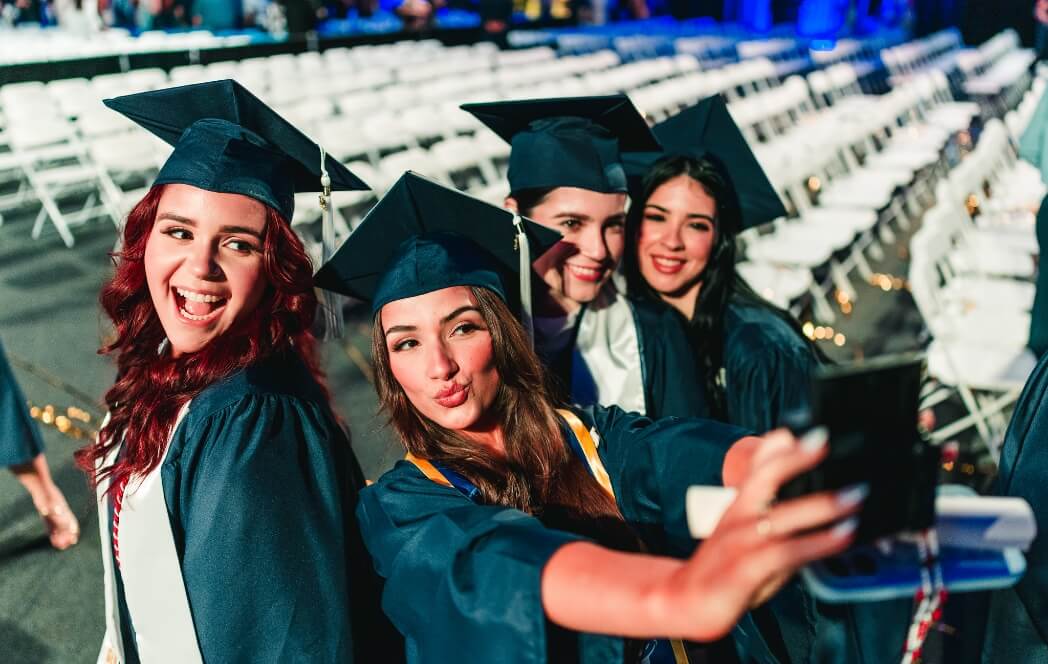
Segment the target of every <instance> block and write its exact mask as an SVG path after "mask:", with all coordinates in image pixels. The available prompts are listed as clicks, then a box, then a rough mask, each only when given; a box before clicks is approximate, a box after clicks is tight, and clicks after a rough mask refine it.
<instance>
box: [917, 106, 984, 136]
mask: <svg viewBox="0 0 1048 664" xmlns="http://www.w3.org/2000/svg"><path fill="white" fill-rule="evenodd" d="M972 117H973V114H971V113H969V112H968V111H967V109H963V110H962V109H955V108H952V107H949V106H940V107H938V108H934V109H932V110H931V111H930V112H929V113H928V115H927V120H928V123H929V124H931V125H932V126H935V127H941V128H943V129H947V130H949V131H964V130H965V129H967V128H968V127H970V126H971V124H972Z"/></svg>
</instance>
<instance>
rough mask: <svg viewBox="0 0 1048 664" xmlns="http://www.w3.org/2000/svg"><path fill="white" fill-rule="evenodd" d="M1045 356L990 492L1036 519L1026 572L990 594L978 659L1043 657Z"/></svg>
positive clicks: (1047, 617)
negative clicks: (1017, 501)
mask: <svg viewBox="0 0 1048 664" xmlns="http://www.w3.org/2000/svg"><path fill="white" fill-rule="evenodd" d="M1045 441H1048V356H1044V357H1042V358H1041V359H1040V361H1039V362H1038V363H1037V366H1036V367H1035V368H1034V370H1033V373H1031V374H1030V378H1029V379H1028V380H1027V382H1026V386H1025V388H1023V392H1022V394H1021V395H1020V396H1019V400H1018V401H1017V402H1016V405H1015V411H1014V412H1013V414H1012V421H1011V424H1010V425H1009V426H1008V432H1007V433H1006V434H1005V436H1004V446H1003V447H1002V448H1001V461H1000V471H999V473H998V475H997V483H996V485H995V487H994V493H996V494H997V495H1000V496H1015V497H1017V498H1023V499H1024V500H1026V501H1027V502H1028V503H1030V507H1032V508H1033V513H1034V516H1035V517H1036V519H1037V533H1038V535H1037V538H1036V539H1034V541H1033V544H1032V545H1031V547H1030V549H1029V551H1027V552H1026V574H1025V575H1024V576H1023V578H1022V580H1020V581H1019V583H1018V584H1017V585H1016V586H1015V587H1014V588H1008V589H1006V590H999V591H996V592H994V593H993V595H992V600H991V603H990V615H989V620H988V621H987V630H986V642H985V646H984V648H983V662H986V663H991V662H992V663H994V664H996V663H998V662H1001V663H1004V662H1030V663H1037V664H1042V663H1044V662H1048V536H1046V535H1045V533H1046V532H1048V521H1046V518H1048V517H1046V515H1048V482H1045V477H1048V447H1046V446H1045Z"/></svg>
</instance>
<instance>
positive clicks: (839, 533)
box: [830, 516, 859, 538]
mask: <svg viewBox="0 0 1048 664" xmlns="http://www.w3.org/2000/svg"><path fill="white" fill-rule="evenodd" d="M858 527H859V519H857V518H856V517H854V516H853V517H850V518H848V519H845V520H844V521H841V522H840V523H838V524H837V525H836V526H834V527H833V530H831V531H830V535H831V536H833V537H842V538H843V537H847V536H849V535H851V534H852V533H854V532H855V529H856V528H858Z"/></svg>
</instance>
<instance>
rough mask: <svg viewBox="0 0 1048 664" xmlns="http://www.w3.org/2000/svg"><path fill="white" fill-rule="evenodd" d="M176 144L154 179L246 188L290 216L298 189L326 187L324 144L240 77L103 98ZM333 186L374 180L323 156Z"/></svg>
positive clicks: (237, 190) (361, 186) (359, 186)
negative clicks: (322, 178) (238, 80)
mask: <svg viewBox="0 0 1048 664" xmlns="http://www.w3.org/2000/svg"><path fill="white" fill-rule="evenodd" d="M103 103H104V104H105V105H106V106H108V107H109V108H111V109H113V110H114V111H117V112H118V113H121V114H123V115H126V116H127V117H128V118H130V119H132V120H134V121H135V122H137V123H138V124H140V125H142V126H143V127H145V128H146V129H148V130H149V131H151V132H152V133H154V134H156V135H157V136H159V137H160V138H161V139H162V140H164V141H166V142H167V143H169V144H171V145H173V146H175V150H174V152H172V153H171V156H170V157H168V160H167V162H166V163H165V164H164V166H163V168H161V169H160V174H159V175H158V176H157V178H156V180H155V182H154V184H174V183H179V184H189V185H193V186H194V187H199V188H201V189H206V190H208V191H214V192H219V193H231V194H243V195H245V196H250V197H251V198H254V199H256V200H258V201H261V202H263V203H265V204H267V205H269V206H271V207H273V208H275V209H276V210H277V211H279V212H280V214H282V215H283V216H284V218H285V219H287V220H288V221H289V222H290V221H291V218H292V216H293V214H294V211H295V192H308V191H322V190H323V185H322V182H321V177H322V176H323V172H322V170H321V148H320V146H318V145H317V144H316V143H314V142H313V141H312V140H310V139H309V138H308V137H307V136H306V135H305V134H303V133H302V132H301V131H299V130H298V129H296V128H295V127H294V126H293V125H292V124H291V123H289V122H288V121H287V120H285V119H284V118H282V117H280V115H278V114H277V113H276V111H274V110H273V109H271V108H269V107H268V106H266V105H265V103H263V102H262V101H261V100H259V99H258V98H257V97H255V96H254V95H253V94H251V93H250V92H248V91H247V89H245V88H244V87H243V86H241V85H240V84H239V83H237V82H236V81H232V80H224V81H211V82H208V83H197V84H193V85H183V86H179V87H174V88H166V89H163V90H153V91H149V92H140V93H137V94H132V95H124V96H122V97H115V98H113V99H106V100H104V102H103ZM323 163H324V168H325V169H326V171H327V175H328V176H329V178H330V181H331V185H330V186H331V190H334V191H351V190H366V189H368V186H367V185H366V184H365V183H364V182H363V181H361V180H360V179H359V178H358V177H357V176H355V175H353V174H352V173H350V172H349V170H348V169H347V168H346V167H345V166H343V165H342V164H341V163H339V162H338V161H337V160H336V159H333V158H332V157H330V156H328V155H325V157H324V161H323Z"/></svg>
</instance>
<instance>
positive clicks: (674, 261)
mask: <svg viewBox="0 0 1048 664" xmlns="http://www.w3.org/2000/svg"><path fill="white" fill-rule="evenodd" d="M650 258H651V266H652V267H654V268H655V270H656V271H657V272H660V273H662V274H677V273H678V272H680V271H681V270H683V269H684V264H685V263H686V262H687V261H685V260H683V259H678V258H670V257H667V256H655V255H653V254H651V255H650Z"/></svg>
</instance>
